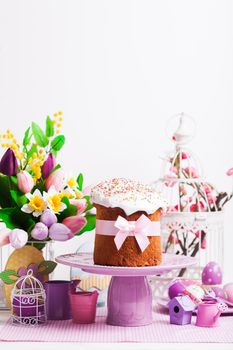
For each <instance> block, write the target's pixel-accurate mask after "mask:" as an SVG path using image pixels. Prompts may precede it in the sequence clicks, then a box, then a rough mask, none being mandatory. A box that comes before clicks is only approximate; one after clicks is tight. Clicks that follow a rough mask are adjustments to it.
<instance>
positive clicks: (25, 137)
mask: <svg viewBox="0 0 233 350" xmlns="http://www.w3.org/2000/svg"><path fill="white" fill-rule="evenodd" d="M30 129H31V128H30V126H29V128H28V129H27V130H26V131H25V134H24V138H23V145H24V147H25V148H26V147H27V146H28V145H29V143H30V139H31V136H30V135H29V133H30Z"/></svg>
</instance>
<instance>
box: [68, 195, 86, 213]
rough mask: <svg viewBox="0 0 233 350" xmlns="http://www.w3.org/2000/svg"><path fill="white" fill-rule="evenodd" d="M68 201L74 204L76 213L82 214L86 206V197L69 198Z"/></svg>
mask: <svg viewBox="0 0 233 350" xmlns="http://www.w3.org/2000/svg"><path fill="white" fill-rule="evenodd" d="M70 203H71V204H73V205H75V206H76V207H77V209H78V212H77V214H79V215H80V214H82V213H83V212H84V210H85V209H86V207H87V202H86V199H85V198H84V199H71V200H70Z"/></svg>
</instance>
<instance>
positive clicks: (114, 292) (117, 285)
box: [107, 276, 153, 327]
mask: <svg viewBox="0 0 233 350" xmlns="http://www.w3.org/2000/svg"><path fill="white" fill-rule="evenodd" d="M152 322H153V318H152V292H151V288H150V285H149V283H148V281H147V278H146V277H144V276H138V277H134V276H132V277H131V276H130V277H129V276H127V277H120V276H113V277H112V279H111V282H110V285H109V289H108V316H107V323H108V324H110V325H114V326H126V327H130V326H132V327H133V326H144V325H147V324H150V323H152Z"/></svg>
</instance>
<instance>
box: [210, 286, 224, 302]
mask: <svg viewBox="0 0 233 350" xmlns="http://www.w3.org/2000/svg"><path fill="white" fill-rule="evenodd" d="M212 290H213V292H214V293H215V296H216V297H217V298H222V299H226V293H225V292H224V290H223V288H221V287H212Z"/></svg>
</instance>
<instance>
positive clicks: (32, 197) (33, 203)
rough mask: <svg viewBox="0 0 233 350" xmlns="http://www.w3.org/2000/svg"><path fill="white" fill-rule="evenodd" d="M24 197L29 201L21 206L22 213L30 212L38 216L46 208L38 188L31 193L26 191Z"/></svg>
mask: <svg viewBox="0 0 233 350" xmlns="http://www.w3.org/2000/svg"><path fill="white" fill-rule="evenodd" d="M26 197H27V199H28V200H29V202H28V203H27V204H25V205H23V207H22V208H21V210H22V211H23V212H24V213H27V214H31V213H32V215H33V216H35V217H38V216H40V215H41V214H42V213H43V211H44V210H45V209H46V208H47V202H46V200H45V199H44V198H43V196H42V194H41V193H40V191H39V190H38V189H36V190H35V191H34V192H33V193H27V194H26Z"/></svg>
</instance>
